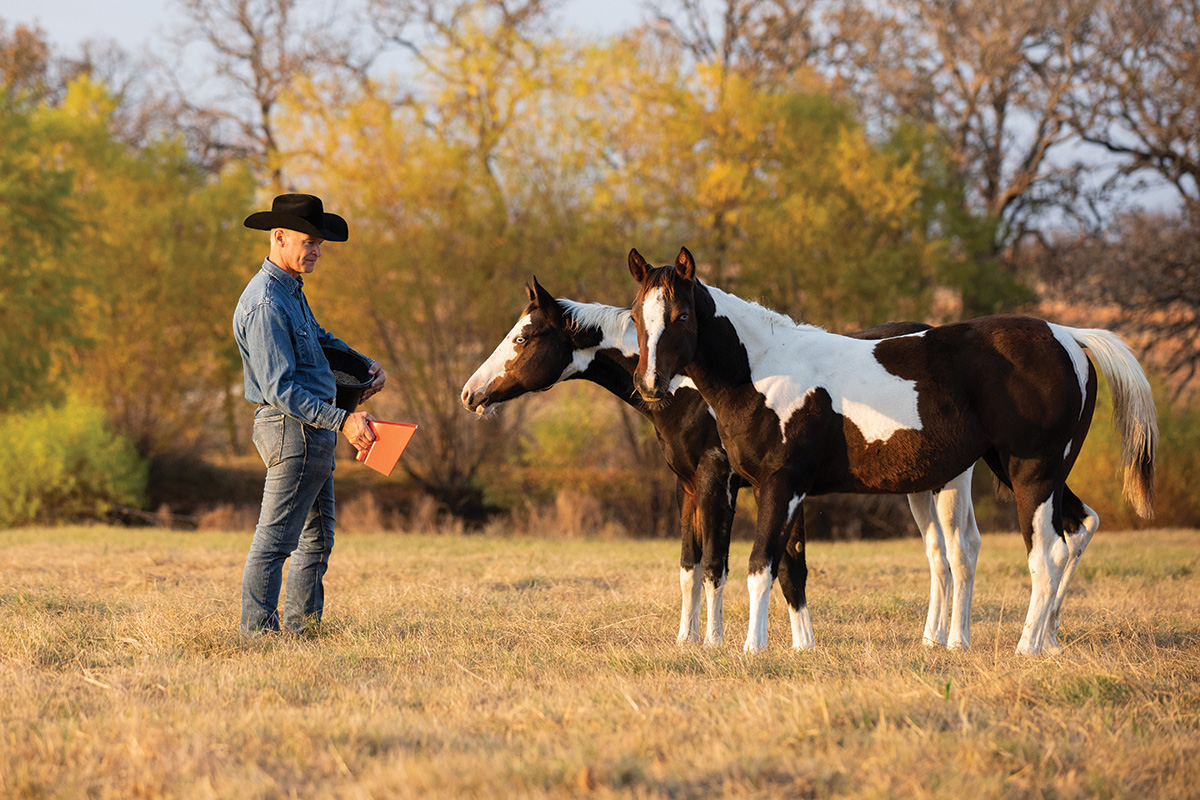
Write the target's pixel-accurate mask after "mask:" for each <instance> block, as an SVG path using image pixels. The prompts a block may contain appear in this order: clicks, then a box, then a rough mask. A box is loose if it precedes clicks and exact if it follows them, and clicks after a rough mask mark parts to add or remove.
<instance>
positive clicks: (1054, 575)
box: [1017, 498, 1067, 656]
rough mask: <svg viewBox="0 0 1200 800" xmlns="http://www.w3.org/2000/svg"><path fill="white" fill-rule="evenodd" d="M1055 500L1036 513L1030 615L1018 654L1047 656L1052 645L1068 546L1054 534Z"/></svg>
mask: <svg viewBox="0 0 1200 800" xmlns="http://www.w3.org/2000/svg"><path fill="white" fill-rule="evenodd" d="M1053 502H1054V499H1053V498H1047V500H1046V502H1044V503H1042V504H1041V505H1040V506H1038V507H1037V510H1036V511H1034V512H1033V546H1032V547H1031V548H1030V550H1029V577H1030V579H1031V581H1032V586H1031V589H1030V595H1029V613H1028V614H1026V615H1025V628H1024V630H1022V632H1021V641H1020V642H1019V643H1018V644H1017V652H1018V653H1025V654H1026V655H1031V656H1036V655H1041V654H1042V653H1044V652H1046V650H1047V648H1048V646H1049V645H1050V642H1049V641H1048V636H1047V634H1048V632H1049V625H1050V622H1051V618H1052V615H1053V609H1054V598H1055V597H1056V596H1057V594H1058V587H1059V584H1060V583H1061V580H1062V571H1063V564H1065V563H1066V551H1067V546H1066V543H1065V542H1064V541H1063V540H1062V539H1060V538H1059V537H1058V534H1057V533H1055V532H1054V523H1053Z"/></svg>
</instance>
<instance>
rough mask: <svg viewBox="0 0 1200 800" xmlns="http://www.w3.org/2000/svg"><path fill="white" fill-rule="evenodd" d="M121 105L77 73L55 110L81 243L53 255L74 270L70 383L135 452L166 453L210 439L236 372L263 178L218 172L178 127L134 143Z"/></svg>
mask: <svg viewBox="0 0 1200 800" xmlns="http://www.w3.org/2000/svg"><path fill="white" fill-rule="evenodd" d="M115 107H116V100H115V99H114V98H112V97H111V96H110V95H108V93H107V92H106V90H105V89H104V87H103V86H101V85H99V84H96V83H93V82H92V81H90V80H88V79H86V78H80V79H77V80H76V81H74V82H73V83H72V84H71V85H70V86H69V88H68V90H67V94H66V96H65V97H64V99H63V102H62V104H61V105H59V106H56V107H54V108H52V109H48V110H47V111H46V113H47V116H48V117H49V118H50V119H51V120H53V121H54V123H55V124H56V125H57V130H58V131H59V139H58V140H57V142H56V146H55V152H56V157H57V158H58V160H59V161H60V162H61V163H63V164H64V165H65V166H68V167H69V168H70V170H71V174H72V175H73V177H74V185H73V191H72V195H71V199H70V202H69V207H70V209H71V212H72V215H73V217H74V219H75V220H77V224H78V237H79V238H78V242H79V248H78V250H77V251H76V252H75V253H73V254H72V257H71V258H70V259H69V260H63V261H61V262H60V263H58V264H56V265H55V268H56V270H57V272H58V273H59V274H61V275H68V276H71V277H72V278H73V279H74V280H75V284H76V285H75V287H74V290H73V293H72V295H71V298H70V299H71V300H72V302H73V308H72V320H73V321H74V323H75V324H76V325H78V328H79V333H80V337H81V338H82V341H80V342H79V343H78V344H77V345H76V346H75V348H74V350H73V359H72V360H73V370H72V378H73V380H72V382H71V383H72V390H73V393H74V394H75V395H76V396H79V397H83V398H86V399H88V400H91V401H93V402H95V403H97V404H99V405H100V406H101V407H103V408H104V409H105V411H106V413H107V414H108V417H109V419H110V421H111V422H112V424H113V425H114V427H115V428H116V429H117V430H118V431H120V432H121V433H123V434H125V435H126V436H128V437H129V439H130V440H131V441H132V443H133V444H134V446H135V447H136V448H137V450H138V452H139V454H141V455H142V456H145V457H148V458H151V459H155V458H169V457H175V456H179V455H181V454H188V453H189V452H191V453H194V452H196V451H197V450H198V449H200V448H201V447H203V446H205V445H207V444H209V443H211V441H212V439H213V438H215V437H214V436H213V435H212V433H211V432H210V430H209V428H208V426H207V425H206V423H207V421H208V420H209V419H213V418H219V412H220V408H221V402H222V399H223V398H224V397H225V394H226V387H227V386H228V385H229V384H230V383H231V382H232V380H233V376H232V375H231V372H232V370H231V369H230V365H231V362H232V361H233V360H234V359H236V350H235V349H233V345H232V335H231V333H230V328H229V324H230V323H229V320H230V318H231V315H232V313H233V305H234V303H235V302H236V299H237V293H238V290H239V288H240V286H241V285H242V284H243V283H244V280H245V279H244V277H243V276H244V275H245V274H246V272H247V271H248V270H250V269H252V268H253V266H254V264H255V260H254V255H253V254H252V251H251V250H250V249H249V248H248V244H249V238H248V232H247V231H245V230H244V229H243V228H242V226H241V219H242V217H243V216H244V214H245V209H246V208H247V207H249V206H250V205H251V203H252V198H253V192H254V184H253V182H252V180H251V179H250V176H249V174H248V173H247V172H246V171H245V170H230V171H228V172H226V173H225V174H223V175H221V176H219V177H217V178H212V177H210V176H208V175H207V174H206V173H204V172H203V171H202V170H200V169H199V168H198V167H197V166H196V165H195V164H193V163H192V162H191V161H190V159H189V157H188V154H187V152H186V150H185V149H184V147H183V145H182V144H181V143H180V142H179V141H178V140H166V141H156V142H154V143H152V144H150V145H148V146H147V147H145V148H143V149H135V148H130V147H128V146H127V145H126V144H125V143H124V142H122V141H121V140H120V139H119V138H118V137H117V136H115V135H114V132H113V129H112V119H113V114H114V110H115ZM131 209H136V213H130V210H131ZM231 352H232V354H233V355H232V357H231V355H230V354H231Z"/></svg>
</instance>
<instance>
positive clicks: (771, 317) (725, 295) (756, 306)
mask: <svg viewBox="0 0 1200 800" xmlns="http://www.w3.org/2000/svg"><path fill="white" fill-rule="evenodd" d="M696 284H697V285H698V286H703V287H704V288H705V289H707V290H708V293H709V295H711V296H712V298H713V302H714V303H716V305H717V306H718V308H720V306H721V304H722V303H724V304H726V305H727V306H735V307H737V308H742V309H745V310H746V311H747V312H749V313H750V314H751V315H753V317H754V318H755V320H756V321H758V322H761V323H762V324H763V325H764V326H766V327H769V328H788V329H791V330H798V331H801V330H803V331H824V330H825V329H824V328H822V327H820V326H818V325H810V324H808V323H806V322H797V321H796V320H794V319H792V318H791V317H789V316H788V315H787V314H783V313H780V312H778V311H775V310H773V309H770V308H767V307H766V306H764V305H762V304H761V303H759V302H757V301H755V300H747V299H746V298H744V297H738V296H737V295H736V294H730V293H729V292H726V291H724V290H722V289H718V288H717V287H715V286H709V285H708V284H707V283H704V282H703V281H701V280H700V279H699V278H697V279H696Z"/></svg>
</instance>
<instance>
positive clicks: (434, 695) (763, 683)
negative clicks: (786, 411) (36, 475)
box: [0, 527, 1200, 800]
mask: <svg viewBox="0 0 1200 800" xmlns="http://www.w3.org/2000/svg"><path fill="white" fill-rule="evenodd" d="M248 543H249V535H248V533H240V534H236V535H234V534H213V533H171V532H167V531H158V530H149V531H147V530H122V529H113V528H103V527H95V528H64V529H48V530H47V529H39V530H17V531H6V532H0V576H2V577H0V671H2V672H0V677H2V679H3V683H2V686H3V689H2V691H0V726H2V727H0V796H3V797H6V798H10V797H63V798H74V797H122V798H124V797H186V798H204V797H230V798H237V799H238V800H250V799H251V798H273V797H344V798H360V797H361V798H367V797H373V798H387V797H410V796H418V797H425V796H437V797H576V796H594V797H616V796H621V797H624V796H629V797H764V798H765V797H772V798H773V797H878V798H887V797H953V798H970V800H980V799H981V798H989V797H1054V798H1076V797H1080V798H1082V797H1129V798H1153V797H1173V798H1185V797H1196V796H1197V795H1198V794H1200V563H1198V562H1200V532H1196V531H1156V532H1143V533H1136V534H1132V533H1124V534H1117V533H1112V532H1110V531H1103V530H1102V531H1101V533H1100V535H1099V536H1098V537H1097V539H1096V540H1095V541H1094V542H1093V544H1092V546H1091V548H1090V549H1089V551H1088V553H1087V554H1086V556H1085V557H1084V561H1083V564H1082V566H1081V568H1080V571H1079V573H1078V574H1077V575H1076V578H1075V582H1074V584H1073V585H1072V587H1071V592H1070V594H1069V596H1068V598H1067V603H1066V607H1065V610H1064V616H1063V629H1062V632H1061V634H1060V641H1062V642H1063V643H1064V645H1065V650H1064V651H1063V652H1062V654H1061V655H1059V656H1055V657H1045V658H1038V659H1030V658H1026V657H1019V656H1017V655H1015V654H1014V653H1013V648H1014V647H1015V646H1016V643H1017V638H1018V636H1019V633H1020V627H1021V623H1022V621H1023V617H1024V609H1025V605H1026V602H1027V600H1028V575H1027V574H1026V571H1025V568H1024V550H1023V547H1022V546H1021V543H1020V541H1019V539H1018V538H1017V537H1015V536H1008V535H1005V536H986V537H985V538H984V544H983V553H982V555H981V558H980V568H979V575H978V580H977V584H976V586H977V588H976V595H975V597H976V606H975V615H974V626H973V640H974V648H973V649H972V650H971V651H970V652H966V653H962V652H954V653H951V652H944V651H933V650H928V649H926V648H924V647H923V646H922V645H921V644H920V633H921V629H922V625H923V621H924V611H925V604H926V598H927V595H928V573H927V570H926V567H925V563H924V558H923V556H922V553H921V547H920V544H919V542H918V541H916V540H905V541H896V542H886V543H868V542H863V543H853V544H815V545H813V546H811V548H810V564H811V567H812V575H811V580H810V602H811V606H812V618H813V625H814V628H815V631H816V634H817V648H816V649H815V650H813V651H810V652H803V653H796V652H793V651H792V650H791V647H790V635H789V632H788V627H787V622H786V613H785V611H784V608H783V605H782V603H781V598H780V595H779V594H778V591H776V593H775V596H774V597H773V599H772V619H771V631H770V643H769V646H768V649H767V651H765V652H763V653H760V654H758V655H755V656H753V657H747V656H745V655H743V653H742V652H741V641H742V639H743V638H744V636H745V626H746V617H747V612H748V607H747V601H746V588H745V561H746V555H747V551H748V548H747V545H746V544H745V543H741V544H737V545H735V548H734V553H733V557H732V561H731V568H732V574H731V579H730V587H729V589H728V590H727V594H726V609H727V613H726V617H727V632H728V635H729V639H730V641H729V643H728V644H727V645H726V646H724V647H722V648H718V649H712V650H709V649H705V648H703V647H700V646H686V647H680V646H677V645H676V644H675V641H674V636H675V631H676V628H677V624H678V609H679V589H678V567H677V552H676V550H677V545H675V544H673V543H670V542H665V541H616V542H611V541H610V542H603V541H588V540H563V539H555V540H541V539H530V538H504V537H497V536H477V537H471V536H461V535H445V536H405V535H354V534H346V535H342V536H341V538H340V539H339V541H338V545H337V547H336V549H335V551H334V558H333V561H332V567H331V570H330V572H329V576H328V583H327V597H328V606H327V612H326V622H325V624H324V626H323V627H322V628H321V629H320V630H319V631H317V632H316V633H315V634H314V635H312V636H310V637H308V638H291V639H287V638H285V639H279V638H276V639H266V640H256V641H253V642H247V641H243V640H241V639H240V638H239V637H238V635H237V632H236V626H237V617H238V593H239V586H240V579H241V565H242V559H243V558H244V554H245V550H246V548H247V546H248Z"/></svg>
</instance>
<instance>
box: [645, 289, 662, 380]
mask: <svg viewBox="0 0 1200 800" xmlns="http://www.w3.org/2000/svg"><path fill="white" fill-rule="evenodd" d="M642 324H643V326H644V327H645V329H646V373H645V379H646V380H648V381H650V382H651V383H657V382H658V381H657V380H655V378H656V377H657V371H658V353H657V351H658V342H659V340H660V339H661V338H662V335H663V332H664V331H666V329H667V300H666V298H665V297H664V296H663V290H662V287H661V286H656V287H654V288H653V289H651V290H650V291H649V292H648V293H647V294H646V298H645V300H643V301H642Z"/></svg>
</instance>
